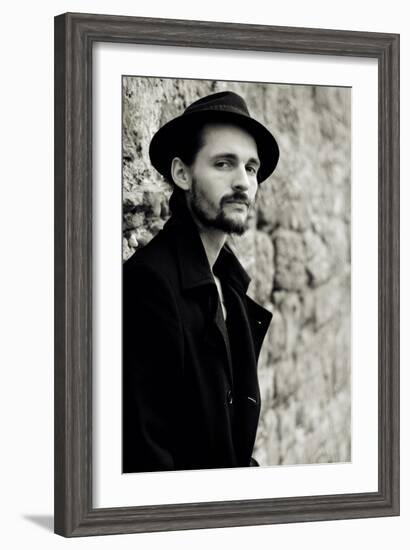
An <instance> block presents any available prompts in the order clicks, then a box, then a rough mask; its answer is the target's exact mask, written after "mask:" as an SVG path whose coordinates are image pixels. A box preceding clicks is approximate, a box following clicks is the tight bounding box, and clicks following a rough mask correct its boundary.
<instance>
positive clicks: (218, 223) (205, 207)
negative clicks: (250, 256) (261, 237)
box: [187, 180, 252, 235]
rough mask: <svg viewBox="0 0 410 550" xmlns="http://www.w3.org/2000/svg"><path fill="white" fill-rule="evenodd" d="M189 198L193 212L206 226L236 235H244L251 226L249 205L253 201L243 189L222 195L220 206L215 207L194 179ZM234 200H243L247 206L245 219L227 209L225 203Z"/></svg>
mask: <svg viewBox="0 0 410 550" xmlns="http://www.w3.org/2000/svg"><path fill="white" fill-rule="evenodd" d="M187 199H188V204H189V207H190V210H191V212H192V213H193V214H194V216H195V217H196V218H197V219H198V221H199V222H200V223H201V224H202V225H203V226H204V227H208V228H211V229H219V230H220V231H223V232H224V233H228V234H235V235H243V234H244V233H245V231H246V230H247V229H248V228H249V207H250V206H251V204H252V203H251V201H250V200H249V198H248V196H247V194H246V193H243V192H242V191H236V192H235V193H233V194H232V195H227V196H225V197H222V199H221V200H220V203H219V205H218V207H217V208H215V205H214V204H213V203H212V202H211V201H210V200H209V199H208V198H207V197H206V195H205V194H204V193H203V192H201V191H200V190H199V189H198V186H197V185H196V181H195V180H193V182H192V189H191V192H190V193H189V195H188V197H187ZM234 201H238V202H242V203H244V204H245V205H246V206H247V208H248V212H247V215H246V217H245V218H244V219H241V217H240V216H238V215H236V216H235V215H234V214H229V213H227V212H226V211H225V209H224V207H225V205H227V204H229V203H230V202H234Z"/></svg>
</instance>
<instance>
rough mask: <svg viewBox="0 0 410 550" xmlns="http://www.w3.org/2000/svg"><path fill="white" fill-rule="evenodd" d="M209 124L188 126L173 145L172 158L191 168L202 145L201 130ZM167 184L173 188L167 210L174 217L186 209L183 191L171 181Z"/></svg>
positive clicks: (203, 122)
mask: <svg viewBox="0 0 410 550" xmlns="http://www.w3.org/2000/svg"><path fill="white" fill-rule="evenodd" d="M209 122H210V120H209V119H208V120H206V121H202V122H200V123H199V124H195V125H194V124H190V125H189V126H188V127H187V128H186V131H185V132H184V133H183V135H181V136H179V139H178V141H177V143H176V144H175V148H174V157H179V158H180V159H181V160H182V162H184V163H185V164H186V165H187V166H192V164H193V163H194V161H195V158H196V155H197V153H198V151H199V150H200V149H201V147H203V145H204V139H203V129H204V127H205V125H206V124H209ZM169 183H170V184H171V185H172V186H173V191H172V194H171V197H170V199H169V208H170V210H171V213H172V215H174V216H176V215H178V213H180V212H181V209H183V208H186V199H185V191H184V190H183V189H181V188H180V187H178V186H177V185H175V184H174V182H173V181H172V180H171V181H169Z"/></svg>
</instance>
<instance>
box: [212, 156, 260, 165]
mask: <svg viewBox="0 0 410 550" xmlns="http://www.w3.org/2000/svg"><path fill="white" fill-rule="evenodd" d="M219 158H226V159H229V160H238V155H235V154H234V153H217V154H216V155H213V156H212V157H211V159H212V160H217V159H219ZM249 162H250V163H251V164H256V165H257V166H260V164H261V163H260V160H259V159H258V158H257V157H250V158H249V159H248V161H247V163H249Z"/></svg>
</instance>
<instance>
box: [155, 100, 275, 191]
mask: <svg viewBox="0 0 410 550" xmlns="http://www.w3.org/2000/svg"><path fill="white" fill-rule="evenodd" d="M206 122H230V123H231V124H235V125H237V126H239V127H241V128H243V129H244V130H246V131H248V132H249V133H250V134H251V135H252V136H253V138H254V139H255V142H256V145H257V148H258V154H259V159H260V162H261V166H260V168H259V170H258V182H259V183H260V182H262V181H264V180H266V178H267V177H269V176H270V175H271V174H272V172H273V171H274V169H275V168H276V165H277V163H278V160H279V147H278V144H277V142H276V139H275V138H274V137H273V135H272V134H271V133H270V132H269V130H268V129H267V128H265V126H263V124H261V123H260V122H258V121H257V120H255V119H254V118H252V117H251V116H250V114H249V111H248V108H247V106H246V103H245V101H244V100H243V98H242V97H241V96H240V95H238V94H236V93H234V92H229V91H227V92H218V93H216V94H212V95H207V96H205V97H202V98H201V99H198V100H197V101H195V102H194V103H192V104H191V105H189V107H187V108H186V109H185V111H184V112H183V113H182V115H180V116H179V117H177V118H174V119H172V120H170V121H169V122H167V123H166V124H165V125H164V126H162V127H161V128H160V129H159V130H158V131H157V132H156V134H154V136H153V138H152V140H151V143H150V147H149V156H150V159H151V163H152V165H153V166H154V168H156V169H157V170H158V172H159V173H160V174H162V175H163V176H165V177H166V178H167V179H169V180H170V181H171V174H170V168H171V161H172V159H173V158H174V157H176V156H178V143H179V142H180V141H181V139H182V138H184V137H186V136H187V135H188V136H189V132H190V131H192V129H193V128H195V127H197V126H198V125H200V124H203V123H206Z"/></svg>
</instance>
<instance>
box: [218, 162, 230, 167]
mask: <svg viewBox="0 0 410 550" xmlns="http://www.w3.org/2000/svg"><path fill="white" fill-rule="evenodd" d="M215 166H216V167H217V168H228V167H229V166H230V164H229V162H228V161H227V160H218V162H216V163H215Z"/></svg>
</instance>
